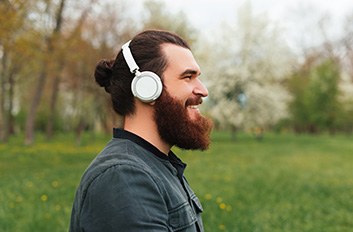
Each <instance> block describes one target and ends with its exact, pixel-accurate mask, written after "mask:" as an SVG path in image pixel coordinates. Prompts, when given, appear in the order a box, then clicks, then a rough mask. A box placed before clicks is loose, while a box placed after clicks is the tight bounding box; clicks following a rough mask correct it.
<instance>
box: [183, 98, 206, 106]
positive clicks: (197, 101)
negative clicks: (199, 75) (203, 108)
mask: <svg viewBox="0 0 353 232" xmlns="http://www.w3.org/2000/svg"><path fill="white" fill-rule="evenodd" d="M202 102H203V100H202V97H200V96H196V97H190V98H188V99H187V100H186V103H185V105H186V106H192V105H201V104H202Z"/></svg>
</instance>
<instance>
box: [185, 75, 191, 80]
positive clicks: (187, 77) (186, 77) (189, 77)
mask: <svg viewBox="0 0 353 232" xmlns="http://www.w3.org/2000/svg"><path fill="white" fill-rule="evenodd" d="M191 78H192V76H191V75H189V76H184V79H191Z"/></svg>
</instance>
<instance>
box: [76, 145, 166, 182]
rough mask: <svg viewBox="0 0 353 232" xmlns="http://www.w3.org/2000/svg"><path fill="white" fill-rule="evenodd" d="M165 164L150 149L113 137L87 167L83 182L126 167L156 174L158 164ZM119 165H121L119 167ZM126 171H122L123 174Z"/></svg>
mask: <svg viewBox="0 0 353 232" xmlns="http://www.w3.org/2000/svg"><path fill="white" fill-rule="evenodd" d="M160 165H163V164H161V162H160V160H159V159H157V158H156V157H154V155H153V154H152V153H150V152H149V151H148V150H146V149H144V148H142V147H141V146H139V145H137V144H136V143H134V142H132V141H130V140H126V139H112V140H111V141H110V142H109V143H108V144H107V145H106V147H105V148H104V149H103V150H102V151H101V152H100V153H99V154H98V155H97V157H96V158H95V159H94V160H93V161H92V162H91V164H90V165H89V166H88V168H87V169H86V171H85V173H84V175H83V177H82V180H81V183H82V182H85V183H86V184H88V185H89V183H90V182H92V181H93V180H94V179H95V178H97V177H98V176H99V175H101V174H102V173H107V172H115V171H117V170H122V169H126V168H132V169H136V170H140V171H143V172H145V173H146V174H149V175H154V174H155V170H156V166H160ZM117 167H120V168H119V169H117ZM123 174H124V173H123V172H122V173H121V175H123Z"/></svg>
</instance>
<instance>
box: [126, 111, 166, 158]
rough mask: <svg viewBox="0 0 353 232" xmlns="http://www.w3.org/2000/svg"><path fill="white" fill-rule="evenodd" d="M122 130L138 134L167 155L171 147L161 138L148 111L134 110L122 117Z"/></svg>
mask: <svg viewBox="0 0 353 232" xmlns="http://www.w3.org/2000/svg"><path fill="white" fill-rule="evenodd" d="M124 130H126V131H129V132H131V133H134V134H136V135H138V136H140V137H141V138H143V139H144V140H146V141H147V142H149V143H151V144H152V145H153V146H155V147H156V148H157V149H158V150H160V151H161V152H162V153H164V154H165V155H168V153H169V151H170V149H171V146H170V145H169V144H167V143H165V142H164V141H163V140H162V139H161V137H160V135H159V133H158V128H157V124H156V122H155V120H154V118H153V114H152V113H151V112H149V111H147V112H143V113H142V112H136V113H135V114H133V115H129V116H126V117H125V118H124Z"/></svg>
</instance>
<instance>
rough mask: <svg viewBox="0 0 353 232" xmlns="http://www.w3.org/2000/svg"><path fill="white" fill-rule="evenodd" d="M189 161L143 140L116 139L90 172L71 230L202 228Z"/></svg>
mask: <svg viewBox="0 0 353 232" xmlns="http://www.w3.org/2000/svg"><path fill="white" fill-rule="evenodd" d="M185 166H186V165H185V164H184V163H182V162H181V161H180V159H179V158H177V157H176V156H175V154H174V153H173V152H170V153H169V154H168V156H166V155H164V154H162V153H161V152H160V151H159V150H158V149H157V148H155V147H153V146H152V145H151V144H149V143H148V142H147V141H145V140H143V139H142V138H140V137H138V136H137V135H134V134H132V133H129V132H127V131H123V130H120V129H115V130H114V138H113V139H112V141H110V142H109V143H108V145H107V146H106V147H105V149H104V150H103V151H102V152H101V153H100V154H99V155H98V156H97V157H96V159H95V160H94V161H93V162H92V163H91V164H90V166H89V167H88V169H87V170H86V171H85V173H84V175H83V177H82V179H81V183H80V185H79V187H78V189H77V192H76V196H75V201H74V204H73V209H72V215H71V223H70V231H71V232H74V231H75V232H76V231H104V232H109V231H128V232H133V231H185V232H188V231H203V225H202V219H201V212H202V206H201V204H200V202H199V200H198V198H197V197H196V195H195V193H194V192H193V191H192V190H191V188H190V186H189V184H188V183H187V181H186V179H185V177H184V175H183V170H184V168H185Z"/></svg>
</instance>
